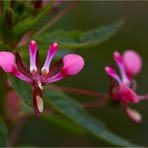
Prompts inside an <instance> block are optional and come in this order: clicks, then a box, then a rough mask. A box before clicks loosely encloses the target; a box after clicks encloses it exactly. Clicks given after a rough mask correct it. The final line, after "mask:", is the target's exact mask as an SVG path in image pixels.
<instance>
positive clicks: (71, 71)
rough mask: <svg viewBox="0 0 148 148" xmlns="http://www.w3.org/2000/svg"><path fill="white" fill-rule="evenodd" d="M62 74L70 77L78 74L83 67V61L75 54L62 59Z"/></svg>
mask: <svg viewBox="0 0 148 148" xmlns="http://www.w3.org/2000/svg"><path fill="white" fill-rule="evenodd" d="M63 63H64V66H63V68H62V73H63V74H65V75H67V76H71V75H76V74H77V73H79V72H80V71H81V70H82V69H83V67H84V60H83V58H82V57H81V56H79V55H77V54H68V55H66V56H65V57H64V58H63Z"/></svg>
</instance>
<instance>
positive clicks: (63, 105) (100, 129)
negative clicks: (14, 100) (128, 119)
mask: <svg viewBox="0 0 148 148" xmlns="http://www.w3.org/2000/svg"><path fill="white" fill-rule="evenodd" d="M10 78H11V81H12V85H13V87H14V89H15V90H16V92H17V93H18V94H19V95H20V96H21V97H22V98H23V99H24V101H25V102H26V103H27V104H28V105H32V101H31V100H32V92H31V88H30V87H29V85H27V84H25V83H24V82H22V81H20V80H18V79H16V78H14V77H12V76H10ZM43 99H44V103H45V104H46V106H47V105H52V106H54V107H55V108H56V109H57V110H59V111H60V112H61V113H63V114H64V115H65V116H66V117H68V118H69V119H71V120H72V121H74V122H75V123H77V124H78V125H80V126H82V127H83V128H85V129H87V130H88V131H89V132H90V133H92V134H93V135H95V136H96V137H97V138H99V139H100V140H104V141H106V142H108V143H110V144H112V145H116V146H129V147H131V146H134V147H135V146H138V145H136V144H132V143H130V142H129V141H128V140H126V139H124V138H121V137H119V136H117V135H116V134H114V133H112V132H111V131H109V130H108V129H107V128H106V127H105V125H104V123H103V122H101V121H100V120H99V119H97V120H96V119H94V118H92V117H91V116H90V115H89V114H88V113H87V112H86V111H85V110H84V109H83V108H82V107H81V105H80V104H79V103H78V102H76V101H74V100H73V99H71V98H70V97H69V96H67V95H66V94H64V93H62V92H60V91H54V90H49V89H48V90H47V89H46V91H45V92H44V97H43Z"/></svg>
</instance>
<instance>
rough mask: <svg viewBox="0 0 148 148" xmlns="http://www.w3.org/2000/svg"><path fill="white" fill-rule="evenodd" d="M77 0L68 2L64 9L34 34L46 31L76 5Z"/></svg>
mask: <svg viewBox="0 0 148 148" xmlns="http://www.w3.org/2000/svg"><path fill="white" fill-rule="evenodd" d="M78 2H79V0H76V1H74V2H72V3H71V4H69V5H68V6H67V7H66V8H65V9H63V10H62V11H61V12H60V13H59V14H57V15H56V16H55V17H54V18H53V19H52V20H51V21H49V22H48V23H47V24H46V25H45V26H44V27H42V28H41V29H40V30H39V31H38V32H36V33H35V34H36V35H40V34H41V33H42V32H44V31H46V30H47V29H48V28H50V27H51V26H52V25H53V24H54V23H56V22H57V21H58V20H59V19H60V18H61V17H63V16H64V15H65V14H66V13H67V12H68V11H70V10H71V9H72V8H74V7H76V6H77V4H78Z"/></svg>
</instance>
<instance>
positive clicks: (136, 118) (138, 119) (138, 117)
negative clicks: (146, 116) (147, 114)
mask: <svg viewBox="0 0 148 148" xmlns="http://www.w3.org/2000/svg"><path fill="white" fill-rule="evenodd" d="M126 113H127V115H128V117H129V118H130V119H131V120H132V121H134V122H136V123H141V122H142V117H141V115H140V113H139V112H137V111H136V110H133V109H131V108H129V107H128V108H126Z"/></svg>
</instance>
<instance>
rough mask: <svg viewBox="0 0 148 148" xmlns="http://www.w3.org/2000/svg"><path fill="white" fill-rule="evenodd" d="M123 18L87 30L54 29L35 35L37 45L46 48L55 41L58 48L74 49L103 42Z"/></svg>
mask: <svg viewBox="0 0 148 148" xmlns="http://www.w3.org/2000/svg"><path fill="white" fill-rule="evenodd" d="M123 23H124V20H120V21H118V22H115V23H113V24H110V25H105V26H102V27H99V28H96V29H93V30H90V31H87V32H81V31H69V32H66V31H55V32H50V33H45V34H43V35H42V37H41V36H35V39H36V40H38V41H39V47H40V48H44V49H46V48H47V47H48V46H49V45H50V44H51V43H52V42H57V43H58V44H59V47H60V48H65V49H74V48H86V47H90V46H93V45H97V44H100V43H103V42H104V41H106V40H108V39H109V38H110V37H112V36H113V35H114V34H115V33H116V32H117V31H118V30H119V29H120V28H121V26H122V25H123Z"/></svg>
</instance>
